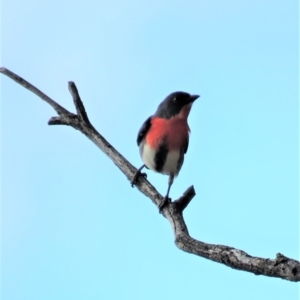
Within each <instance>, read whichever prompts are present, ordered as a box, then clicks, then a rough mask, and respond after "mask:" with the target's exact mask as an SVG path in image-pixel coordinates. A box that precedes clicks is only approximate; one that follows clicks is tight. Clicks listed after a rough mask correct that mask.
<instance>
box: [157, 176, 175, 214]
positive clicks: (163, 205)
mask: <svg viewBox="0 0 300 300" xmlns="http://www.w3.org/2000/svg"><path fill="white" fill-rule="evenodd" d="M173 180H174V174H170V176H169V182H168V190H167V194H166V196H165V198H164V200H163V202H161V203H160V204H159V206H158V208H159V213H161V212H162V210H163V209H164V207H165V206H166V205H168V204H169V203H170V202H171V198H169V192H170V189H171V185H172V183H173Z"/></svg>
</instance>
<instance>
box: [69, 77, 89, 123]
mask: <svg viewBox="0 0 300 300" xmlns="http://www.w3.org/2000/svg"><path fill="white" fill-rule="evenodd" d="M69 91H70V93H71V95H72V98H73V102H74V105H75V108H76V111H77V115H78V117H79V118H81V119H82V120H83V121H84V122H85V123H87V124H89V125H90V120H89V118H88V115H87V113H86V111H85V108H84V105H83V103H82V101H81V98H80V96H79V93H78V90H77V87H76V85H75V83H74V82H73V81H69Z"/></svg>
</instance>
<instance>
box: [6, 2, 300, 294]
mask: <svg viewBox="0 0 300 300" xmlns="http://www.w3.org/2000/svg"><path fill="white" fill-rule="evenodd" d="M1 4H2V12H1V19H2V24H1V28H2V30H1V31H2V40H1V44H2V45H1V65H2V66H5V67H7V68H9V69H11V70H12V71H13V72H15V73H17V74H18V75H20V76H22V77H24V78H25V79H26V80H28V81H30V82H31V83H32V84H34V85H36V86H37V87H38V88H39V89H41V90H42V91H43V92H45V93H46V94H47V95H48V96H50V97H52V98H53V99H55V100H56V101H57V102H59V103H60V104H61V105H63V106H64V107H66V108H67V109H69V110H71V111H74V107H73V104H72V99H71V97H70V95H69V92H68V89H67V82H68V81H70V80H72V81H74V82H75V83H76V85H77V87H78V89H79V93H80V95H81V97H82V99H83V101H84V104H85V107H86V110H87V112H88V115H89V117H90V120H91V122H92V123H93V125H94V126H95V127H96V128H97V129H98V130H99V132H100V133H101V134H103V135H104V137H106V138H107V139H108V140H109V142H110V143H112V145H113V146H115V147H116V149H117V150H118V151H120V152H121V153H122V154H123V155H124V156H125V157H126V158H127V159H128V160H129V161H130V162H131V163H132V164H133V165H135V166H136V167H139V166H140V165H141V164H142V161H141V159H140V157H139V152H138V147H137V145H136V135H137V132H138V130H139V128H140V126H141V124H142V123H143V121H144V120H145V119H146V118H147V117H148V116H150V115H151V114H152V113H154V111H155V110H156V107H157V106H158V104H159V103H160V102H161V101H162V100H163V98H164V97H165V96H166V95H168V94H169V93H171V92H173V91H176V90H183V91H187V92H190V93H193V94H200V95H201V98H199V99H198V100H197V101H196V102H195V104H194V106H193V109H192V111H191V114H190V117H189V125H190V128H191V131H192V132H191V138H190V145H189V150H188V153H187V155H186V158H185V163H184V166H183V168H182V170H181V173H180V174H179V177H178V178H177V179H176V180H175V182H174V184H173V187H172V189H171V197H172V198H173V199H175V198H177V197H179V196H180V195H181V194H182V193H183V192H184V191H185V190H186V188H187V187H188V186H190V185H191V184H193V185H194V186H195V189H196V193H197V195H196V197H195V198H194V199H193V201H192V202H191V203H190V205H189V206H188V208H187V209H186V210H185V212H184V217H185V220H186V223H187V225H188V228H189V231H190V234H191V236H192V237H194V238H196V239H198V240H201V241H204V242H207V243H215V244H223V245H228V246H232V247H236V248H238V249H242V250H244V251H246V252H247V253H249V254H251V255H253V256H260V257H265V258H272V259H273V258H275V255H276V253H278V252H280V253H282V254H284V255H286V256H288V257H291V258H294V259H299V258H300V256H299V237H300V234H299V225H300V224H299V155H298V152H299V103H298V96H299V57H298V50H299V46H298V33H299V32H298V25H299V17H298V1H296V0H287V1H271V0H265V1H258V0H245V1H237V0H228V1H220V0H216V1H208V0H202V1H183V0H181V1H170V0H160V1H155V0H154V1H144V0H132V1H131V0H130V1H120V0H116V1H91V0H87V1H76V0H73V1H61V0H51V1H49V0H46V1H38V0H26V1H24V0H3V1H2V3H1ZM0 78H1V137H2V140H1V181H2V185H1V212H2V214H1V231H2V232H1V233H2V237H1V262H2V265H1V271H2V274H1V276H2V286H1V293H2V299H3V300H41V299H42V300H44V299H45V300H48V299H49V300H50V299H51V300H52V299H53V300H61V299H64V300H65V299H72V300H77V299H130V300H131V299H145V300H148V299H151V300H153V299H156V300H160V299H172V300H182V299H208V300H210V299H224V300H227V299H228V300H237V299H238V300H240V299H243V300H253V299H255V300H269V299H270V300H283V299H287V300H294V299H295V300H296V299H299V298H298V296H299V284H296V283H292V282H288V281H285V280H281V279H277V278H268V277H263V276H255V275H253V274H251V273H246V272H241V271H236V270H233V269H230V268H228V267H226V266H224V265H221V264H218V263H215V262H212V261H209V260H206V259H203V258H200V257H197V256H194V255H191V254H187V253H185V252H182V251H180V250H178V249H177V248H176V246H175V245H174V236H173V233H172V230H171V227H170V225H169V223H168V222H167V221H166V220H165V219H164V218H163V217H162V216H161V215H160V214H159V213H158V210H157V208H156V207H155V206H154V205H153V204H152V202H151V201H150V200H149V199H148V198H146V197H145V196H144V195H142V194H141V193H139V192H138V191H137V189H132V188H131V187H130V184H129V182H128V181H127V179H126V178H125V177H124V175H123V174H122V173H121V172H120V171H119V170H118V169H117V168H116V166H115V165H114V164H113V163H112V162H111V161H110V160H109V159H108V158H107V157H106V156H105V155H104V154H103V153H102V152H101V151H99V150H98V148H97V147H96V146H95V145H94V144H92V143H91V142H90V141H89V140H88V139H87V138H86V137H85V136H83V135H82V134H80V133H79V132H78V131H75V130H74V129H72V128H69V127H66V126H65V127H64V126H48V125H47V121H48V119H49V118H50V117H51V116H55V112H54V111H53V110H52V108H51V107H50V106H49V105H48V104H46V103H44V102H43V101H42V100H41V99H39V98H37V97H36V96H35V95H34V94H32V93H30V92H29V91H27V90H25V89H24V88H22V87H21V86H19V85H17V84H16V83H14V82H13V81H11V80H10V79H8V78H7V77H4V76H3V75H1V76H0ZM148 179H149V180H150V181H151V183H153V184H154V186H155V187H156V188H157V189H158V191H160V192H161V193H162V194H165V192H166V188H167V180H168V178H167V176H163V175H160V174H155V173H153V172H151V171H148Z"/></svg>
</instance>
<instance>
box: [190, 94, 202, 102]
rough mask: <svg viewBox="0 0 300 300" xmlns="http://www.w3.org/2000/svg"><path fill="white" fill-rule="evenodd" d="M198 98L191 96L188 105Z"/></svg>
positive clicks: (197, 96)
mask: <svg viewBox="0 0 300 300" xmlns="http://www.w3.org/2000/svg"><path fill="white" fill-rule="evenodd" d="M199 97H200V96H199V95H191V96H190V99H189V100H190V103H192V102H194V101H195V100H196V99H198V98H199Z"/></svg>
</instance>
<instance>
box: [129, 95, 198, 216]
mask: <svg viewBox="0 0 300 300" xmlns="http://www.w3.org/2000/svg"><path fill="white" fill-rule="evenodd" d="M199 97H200V96H199V95H191V94H188V93H185V92H174V93H172V94H170V95H169V96H167V97H166V98H165V99H164V100H163V102H161V103H160V104H159V106H158V108H157V110H156V112H155V113H154V115H152V116H150V117H149V118H148V119H147V120H146V121H145V122H144V124H143V125H142V127H141V129H140V130H139V132H138V136H137V144H138V146H139V149H140V155H141V158H142V160H143V162H144V164H143V165H142V166H141V167H140V168H139V169H138V170H137V172H136V174H135V175H134V177H133V179H132V181H131V184H132V186H134V184H135V182H136V180H137V178H138V176H139V175H140V174H141V170H142V169H143V168H144V167H146V168H147V169H150V170H153V171H155V172H158V173H161V174H165V175H169V182H168V189H167V194H166V196H165V198H164V201H163V202H162V203H161V204H160V206H159V211H160V212H161V211H162V209H163V208H164V207H165V206H166V205H167V204H168V203H169V201H171V199H169V192H170V188H171V185H172V183H173V180H174V177H176V176H177V175H178V173H179V171H180V169H181V167H182V164H183V160H184V155H185V153H186V152H187V149H188V144H189V133H190V128H189V125H188V122H187V119H188V116H189V113H190V110H191V108H192V105H193V103H194V101H195V100H196V99H197V98H199ZM142 175H144V176H145V174H142Z"/></svg>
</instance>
